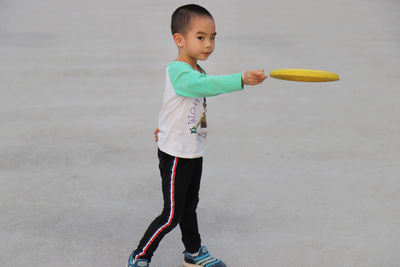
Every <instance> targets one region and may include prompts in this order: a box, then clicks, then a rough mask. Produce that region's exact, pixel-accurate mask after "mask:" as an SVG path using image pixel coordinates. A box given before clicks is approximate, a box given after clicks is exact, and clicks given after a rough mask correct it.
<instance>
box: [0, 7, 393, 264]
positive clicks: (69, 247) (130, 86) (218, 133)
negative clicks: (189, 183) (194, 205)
mask: <svg viewBox="0 0 400 267" xmlns="http://www.w3.org/2000/svg"><path fill="white" fill-rule="evenodd" d="M198 3H200V4H203V5H204V6H206V7H207V8H208V9H209V10H210V11H211V13H212V14H213V15H214V17H215V21H216V25H217V32H218V37H217V48H216V51H215V53H214V54H213V55H212V56H211V57H210V59H209V60H208V61H206V62H203V63H202V66H203V67H204V68H205V69H206V70H207V71H208V73H209V74H210V75H211V74H212V75H217V74H227V73H234V72H240V71H243V70H246V69H255V68H265V70H266V71H271V70H273V69H276V68H313V69H323V70H329V71H334V72H337V73H338V74H339V75H340V77H341V80H340V81H339V82H333V83H296V82H287V81H281V80H275V79H268V80H266V81H265V83H264V84H262V85H260V86H257V87H247V88H246V89H245V91H244V92H238V93H232V94H228V95H224V96H218V97H214V98H210V99H209V109H208V110H209V114H208V117H209V118H208V121H209V126H210V129H209V130H210V133H209V146H208V152H207V155H206V157H205V162H204V175H203V182H202V190H201V202H200V206H199V219H200V228H201V233H202V238H203V240H204V243H205V244H206V245H207V246H208V247H209V249H210V250H211V251H212V252H213V254H214V255H216V256H218V257H221V258H223V259H224V260H225V261H226V263H227V265H228V266H230V267H248V266H263V267H264V266H268V267H269V266H271V267H282V266H283V267H303V266H304V267H309V266H310V267H311V266H323V267H337V266H341V267H342V266H351V267H355V266H357V267H381V266H385V267H396V266H400V254H399V250H400V227H399V225H400V208H399V201H400V194H399V192H400V180H399V174H400V134H399V133H400V87H399V80H400V72H399V69H400V24H399V23H398V22H399V21H400V2H399V1H397V0H380V1H372V0H348V1H344V0H329V1H328V0H320V1H315V0H298V1H289V0H281V1H269V0H264V1H250V2H249V1H236V0H234V1H229V2H228V1H198ZM181 4H184V2H181V1H161V0H158V1H147V0H146V1H135V0H119V1H106V0H96V1H95V0H86V1H82V0H79V1H78V0H68V1H65V0H41V1H32V0H18V1H12V0H0V92H1V94H0V266H4V267H9V266H12V267H14V266H24V267H25V266H26V267H27V266H40V267H47V266H49V267H53V266H57V267H62V266H74V267H80V266H85V267H87V266H110V267H117V266H124V264H125V262H126V260H127V257H128V255H129V253H130V251H131V250H132V249H134V248H135V247H136V245H137V242H138V240H139V239H140V237H141V236H142V234H143V232H144V230H145V229H146V227H147V226H148V224H149V223H150V221H151V220H152V219H153V218H154V216H156V215H157V214H158V213H159V212H160V210H161V206H162V203H161V193H160V178H159V173H158V169H157V164H158V162H157V157H156V145H155V143H154V142H153V135H152V131H153V130H154V128H155V127H156V125H157V116H158V111H159V108H160V104H161V98H162V93H163V85H164V73H165V65H166V64H167V63H168V62H170V61H171V60H174V59H175V57H176V48H175V46H174V44H173V42H172V39H171V36H170V33H169V23H170V22H169V20H170V15H171V13H172V12H173V11H174V9H175V8H176V7H178V6H179V5H181ZM182 251H183V246H182V244H181V242H180V235H179V230H175V231H173V232H172V233H171V234H170V235H168V236H167V237H166V238H165V239H164V240H163V242H162V243H161V245H160V247H159V249H158V251H157V252H156V255H155V257H154V258H153V262H152V267H177V266H179V264H180V262H181V260H182V254H181V252H182Z"/></svg>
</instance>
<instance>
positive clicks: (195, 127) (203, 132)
mask: <svg viewBox="0 0 400 267" xmlns="http://www.w3.org/2000/svg"><path fill="white" fill-rule="evenodd" d="M200 103H201V101H200V99H199V98H195V99H194V100H193V106H192V107H191V108H190V110H189V113H190V114H189V115H188V125H189V126H192V127H190V128H189V131H190V134H197V140H198V141H199V142H202V141H203V140H205V139H206V138H207V117H206V112H207V104H206V99H205V98H203V103H202V105H199V104H200ZM201 106H203V109H204V111H203V114H202V116H201V118H200V120H199V121H196V111H197V109H198V108H201Z"/></svg>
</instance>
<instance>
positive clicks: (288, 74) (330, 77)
mask: <svg viewBox="0 0 400 267" xmlns="http://www.w3.org/2000/svg"><path fill="white" fill-rule="evenodd" d="M269 76H271V77H273V78H276V79H281V80H289V81H297V82H332V81H337V80H339V75H337V74H336V73H333V72H330V71H324V70H306V69H277V70H273V71H271V72H270V73H269Z"/></svg>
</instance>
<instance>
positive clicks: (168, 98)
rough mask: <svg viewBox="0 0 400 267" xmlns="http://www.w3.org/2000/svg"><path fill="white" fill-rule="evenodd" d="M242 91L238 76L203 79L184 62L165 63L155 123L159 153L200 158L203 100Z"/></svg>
mask: <svg viewBox="0 0 400 267" xmlns="http://www.w3.org/2000/svg"><path fill="white" fill-rule="evenodd" d="M242 89H243V86H242V75H241V73H237V74H231V75H222V76H207V75H206V74H205V72H204V71H203V73H200V72H198V71H196V70H194V69H193V68H192V66H190V65H189V64H187V63H185V62H181V61H174V62H172V63H169V64H168V65H167V73H166V79H165V92H164V98H163V104H162V107H161V111H160V115H159V120H158V129H159V130H160V132H159V134H158V147H159V149H160V150H161V151H163V152H165V153H167V154H170V155H172V156H175V157H181V158H198V157H202V156H203V154H204V151H205V146H206V138H207V119H206V112H207V109H206V97H208V96H215V95H219V94H224V93H228V92H232V91H237V90H242Z"/></svg>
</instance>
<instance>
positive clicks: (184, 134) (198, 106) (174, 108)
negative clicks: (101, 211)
mask: <svg viewBox="0 0 400 267" xmlns="http://www.w3.org/2000/svg"><path fill="white" fill-rule="evenodd" d="M171 30H172V34H173V38H174V41H175V44H176V45H177V47H178V58H177V59H176V61H174V62H172V63H170V64H168V65H167V74H166V86H165V92H164V99H163V105H162V108H161V111H160V115H159V125H158V128H157V130H156V132H155V139H156V141H158V158H159V160H160V163H159V168H160V174H161V178H162V191H163V196H164V208H163V211H162V213H161V215H160V216H158V217H157V218H156V219H155V220H154V221H153V222H152V223H151V224H150V226H149V227H148V229H147V231H146V232H145V234H144V236H143V238H142V239H141V241H140V243H139V245H138V247H137V249H136V250H134V251H133V252H132V254H131V255H130V257H129V260H128V264H127V266H128V267H136V266H143V267H147V266H149V263H150V260H151V257H152V256H153V252H154V251H155V250H156V248H157V247H158V244H159V243H160V241H161V239H162V238H163V237H164V236H165V235H166V234H167V233H168V232H170V231H171V230H172V229H173V228H174V227H175V226H176V225H178V224H179V226H180V229H181V233H182V241H183V244H184V246H185V251H184V262H183V264H184V266H185V267H190V266H192V267H193V266H205V267H225V266H226V265H225V264H224V263H223V262H222V261H221V260H219V259H216V258H213V257H211V256H210V255H209V253H208V251H207V248H206V247H205V246H201V240H200V234H199V230H198V224H197V214H196V208H197V204H198V202H199V189H200V178H201V172H202V161H203V158H202V157H203V154H204V150H205V143H206V138H207V119H206V112H207V110H206V97H208V96H215V95H219V94H223V93H228V92H232V91H238V90H242V89H243V86H244V85H245V84H248V85H256V84H259V83H261V82H263V81H264V80H265V79H266V78H267V76H266V75H265V74H264V71H263V70H260V71H246V72H244V73H237V74H231V75H223V76H206V74H205V71H204V70H203V69H202V68H201V67H200V66H199V65H197V61H198V60H206V59H207V58H208V57H209V56H210V55H211V53H212V52H213V51H214V47H215V36H216V32H215V24H214V20H213V17H212V16H211V14H210V13H209V12H208V11H207V10H206V9H204V8H203V7H201V6H198V5H185V6H182V7H180V8H178V9H177V10H176V11H175V12H174V13H173V15H172V21H171Z"/></svg>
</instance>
